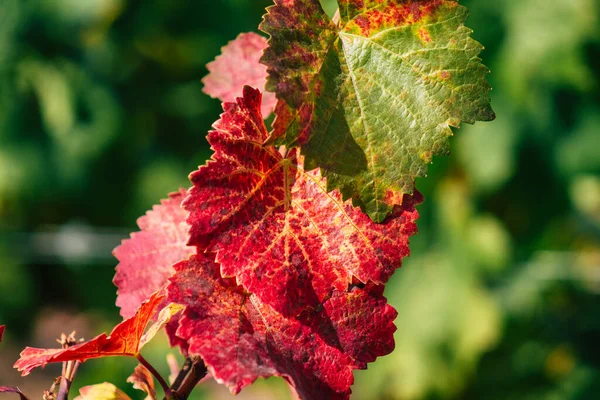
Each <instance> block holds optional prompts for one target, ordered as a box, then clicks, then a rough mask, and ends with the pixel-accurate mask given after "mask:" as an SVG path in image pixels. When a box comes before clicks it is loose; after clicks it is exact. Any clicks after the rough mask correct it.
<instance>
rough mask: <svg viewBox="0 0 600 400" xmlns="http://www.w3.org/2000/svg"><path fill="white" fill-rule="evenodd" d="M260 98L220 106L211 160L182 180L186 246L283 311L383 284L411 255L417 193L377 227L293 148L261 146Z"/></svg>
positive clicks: (252, 94) (247, 93) (248, 95)
mask: <svg viewBox="0 0 600 400" xmlns="http://www.w3.org/2000/svg"><path fill="white" fill-rule="evenodd" d="M260 99H261V95H260V92H259V91H258V90H254V89H252V88H249V87H246V88H245V89H244V97H243V98H239V99H238V100H237V103H225V104H224V110H225V112H224V113H223V115H222V116H221V119H220V120H219V121H218V122H217V123H215V125H214V128H215V130H214V131H212V132H210V133H209V135H208V141H209V142H210V144H211V145H212V148H213V149H214V151H215V153H214V155H213V157H212V159H211V160H210V161H209V162H208V163H207V164H206V165H205V166H203V167H201V168H200V169H199V170H198V171H196V172H194V173H192V174H191V175H190V179H191V181H192V183H193V184H194V187H193V188H191V189H190V191H189V196H188V197H187V198H186V200H185V201H184V203H183V207H184V208H185V209H186V210H188V211H190V215H189V218H188V222H189V224H190V226H191V229H190V242H189V243H190V244H192V245H196V246H198V247H199V249H200V251H209V252H215V253H216V260H217V262H218V263H219V264H220V265H221V273H222V275H223V276H224V277H235V278H236V279H237V282H238V283H240V284H242V285H243V286H244V288H245V289H246V290H248V291H249V292H251V293H253V294H256V295H257V297H258V298H260V299H261V301H262V302H264V303H266V304H269V305H270V306H272V307H273V308H275V310H276V311H278V312H281V313H284V314H285V315H297V314H298V313H300V312H302V311H303V310H305V309H306V308H308V307H313V308H314V307H318V305H319V304H322V303H323V301H325V300H326V299H327V298H328V297H329V296H330V295H331V293H332V291H333V290H334V289H335V290H337V291H344V290H346V289H347V288H348V285H349V284H351V283H352V282H353V280H355V279H358V280H359V281H360V282H363V283H367V282H374V283H377V284H382V283H385V282H386V281H387V280H388V279H389V277H390V276H391V275H392V273H393V272H394V271H395V269H397V268H399V267H400V264H401V260H402V258H403V257H405V256H407V255H408V254H409V249H408V237H409V236H410V235H413V234H414V233H416V225H415V221H416V219H417V218H418V212H417V211H416V210H415V205H416V204H418V203H419V202H420V199H421V197H420V194H418V193H416V194H415V195H414V196H406V198H405V199H404V201H403V205H402V206H398V207H395V208H394V210H393V212H392V215H391V216H390V217H389V218H388V219H387V220H386V221H385V222H383V223H381V224H376V223H374V222H373V221H371V219H369V217H368V216H366V215H365V214H363V213H362V212H361V211H360V210H359V209H358V208H355V207H353V206H352V204H350V203H349V202H344V201H343V200H342V197H341V195H340V194H339V192H337V191H333V192H328V190H327V188H326V183H325V179H323V178H322V177H321V175H320V173H319V172H318V171H310V172H307V171H305V170H304V169H303V168H302V160H301V159H298V158H297V157H296V152H295V151H291V152H290V153H289V154H288V155H286V156H283V155H282V154H280V153H279V151H277V150H276V149H275V148H274V147H272V146H263V144H262V143H263V142H264V140H265V139H266V138H267V136H268V134H267V131H266V129H265V126H264V123H263V119H262V117H261V115H260Z"/></svg>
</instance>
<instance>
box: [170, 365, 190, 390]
mask: <svg viewBox="0 0 600 400" xmlns="http://www.w3.org/2000/svg"><path fill="white" fill-rule="evenodd" d="M193 363H194V361H192V359H191V358H189V357H186V359H185V362H184V363H183V367H181V370H180V371H179V374H177V378H175V381H173V384H172V385H171V390H174V391H177V390H179V387H180V386H181V384H182V383H183V380H184V379H185V377H186V376H187V374H188V372H190V370H191V369H192V365H193Z"/></svg>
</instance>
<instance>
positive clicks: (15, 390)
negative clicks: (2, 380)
mask: <svg viewBox="0 0 600 400" xmlns="http://www.w3.org/2000/svg"><path fill="white" fill-rule="evenodd" d="M0 393H17V394H18V395H19V397H20V398H21V400H29V399H28V398H27V396H25V394H24V393H23V392H21V389H19V388H18V387H15V386H0Z"/></svg>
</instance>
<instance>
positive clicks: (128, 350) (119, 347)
mask: <svg viewBox="0 0 600 400" xmlns="http://www.w3.org/2000/svg"><path fill="white" fill-rule="evenodd" d="M164 299H165V295H164V294H161V293H159V292H157V293H155V294H154V295H152V296H151V297H150V299H149V300H147V301H146V302H144V303H142V305H141V306H140V307H139V308H138V311H137V312H136V314H135V315H134V316H132V317H131V318H129V319H126V320H124V321H123V322H121V323H120V324H118V325H117V326H116V327H115V328H114V329H113V330H112V332H111V333H110V335H108V336H107V335H106V334H105V333H103V334H101V335H99V336H96V337H95V338H94V339H92V340H89V341H87V342H84V343H81V344H78V345H75V346H73V347H69V348H67V349H38V348H32V347H27V348H26V349H25V350H23V351H22V352H21V358H19V360H17V362H16V363H15V368H17V369H18V370H19V371H20V372H22V375H23V376H26V375H29V374H30V373H31V371H33V370H34V369H35V368H37V367H44V366H45V365H46V364H48V363H55V362H64V361H75V360H77V361H81V362H83V361H86V360H89V359H91V358H100V357H111V356H130V357H135V356H137V354H139V352H140V350H141V348H142V346H143V345H144V344H145V343H147V342H148V341H149V340H150V337H149V336H148V335H144V331H145V330H146V326H147V325H148V323H149V322H150V320H151V319H152V317H153V316H154V315H155V314H156V312H157V311H158V310H159V309H160V307H161V305H162V304H163V301H164Z"/></svg>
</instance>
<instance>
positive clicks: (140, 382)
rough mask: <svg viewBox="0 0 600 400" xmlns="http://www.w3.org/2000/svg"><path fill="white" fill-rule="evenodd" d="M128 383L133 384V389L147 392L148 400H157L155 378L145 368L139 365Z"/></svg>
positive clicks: (128, 379)
mask: <svg viewBox="0 0 600 400" xmlns="http://www.w3.org/2000/svg"><path fill="white" fill-rule="evenodd" d="M127 382H128V383H131V384H133V388H134V389H137V390H141V391H143V392H145V393H146V394H147V395H148V396H147V397H146V400H156V389H155V388H154V376H152V373H151V372H150V371H149V370H148V368H146V367H145V366H143V365H142V364H138V366H137V367H135V370H134V371H133V374H132V375H131V376H130V377H129V378H127Z"/></svg>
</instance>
